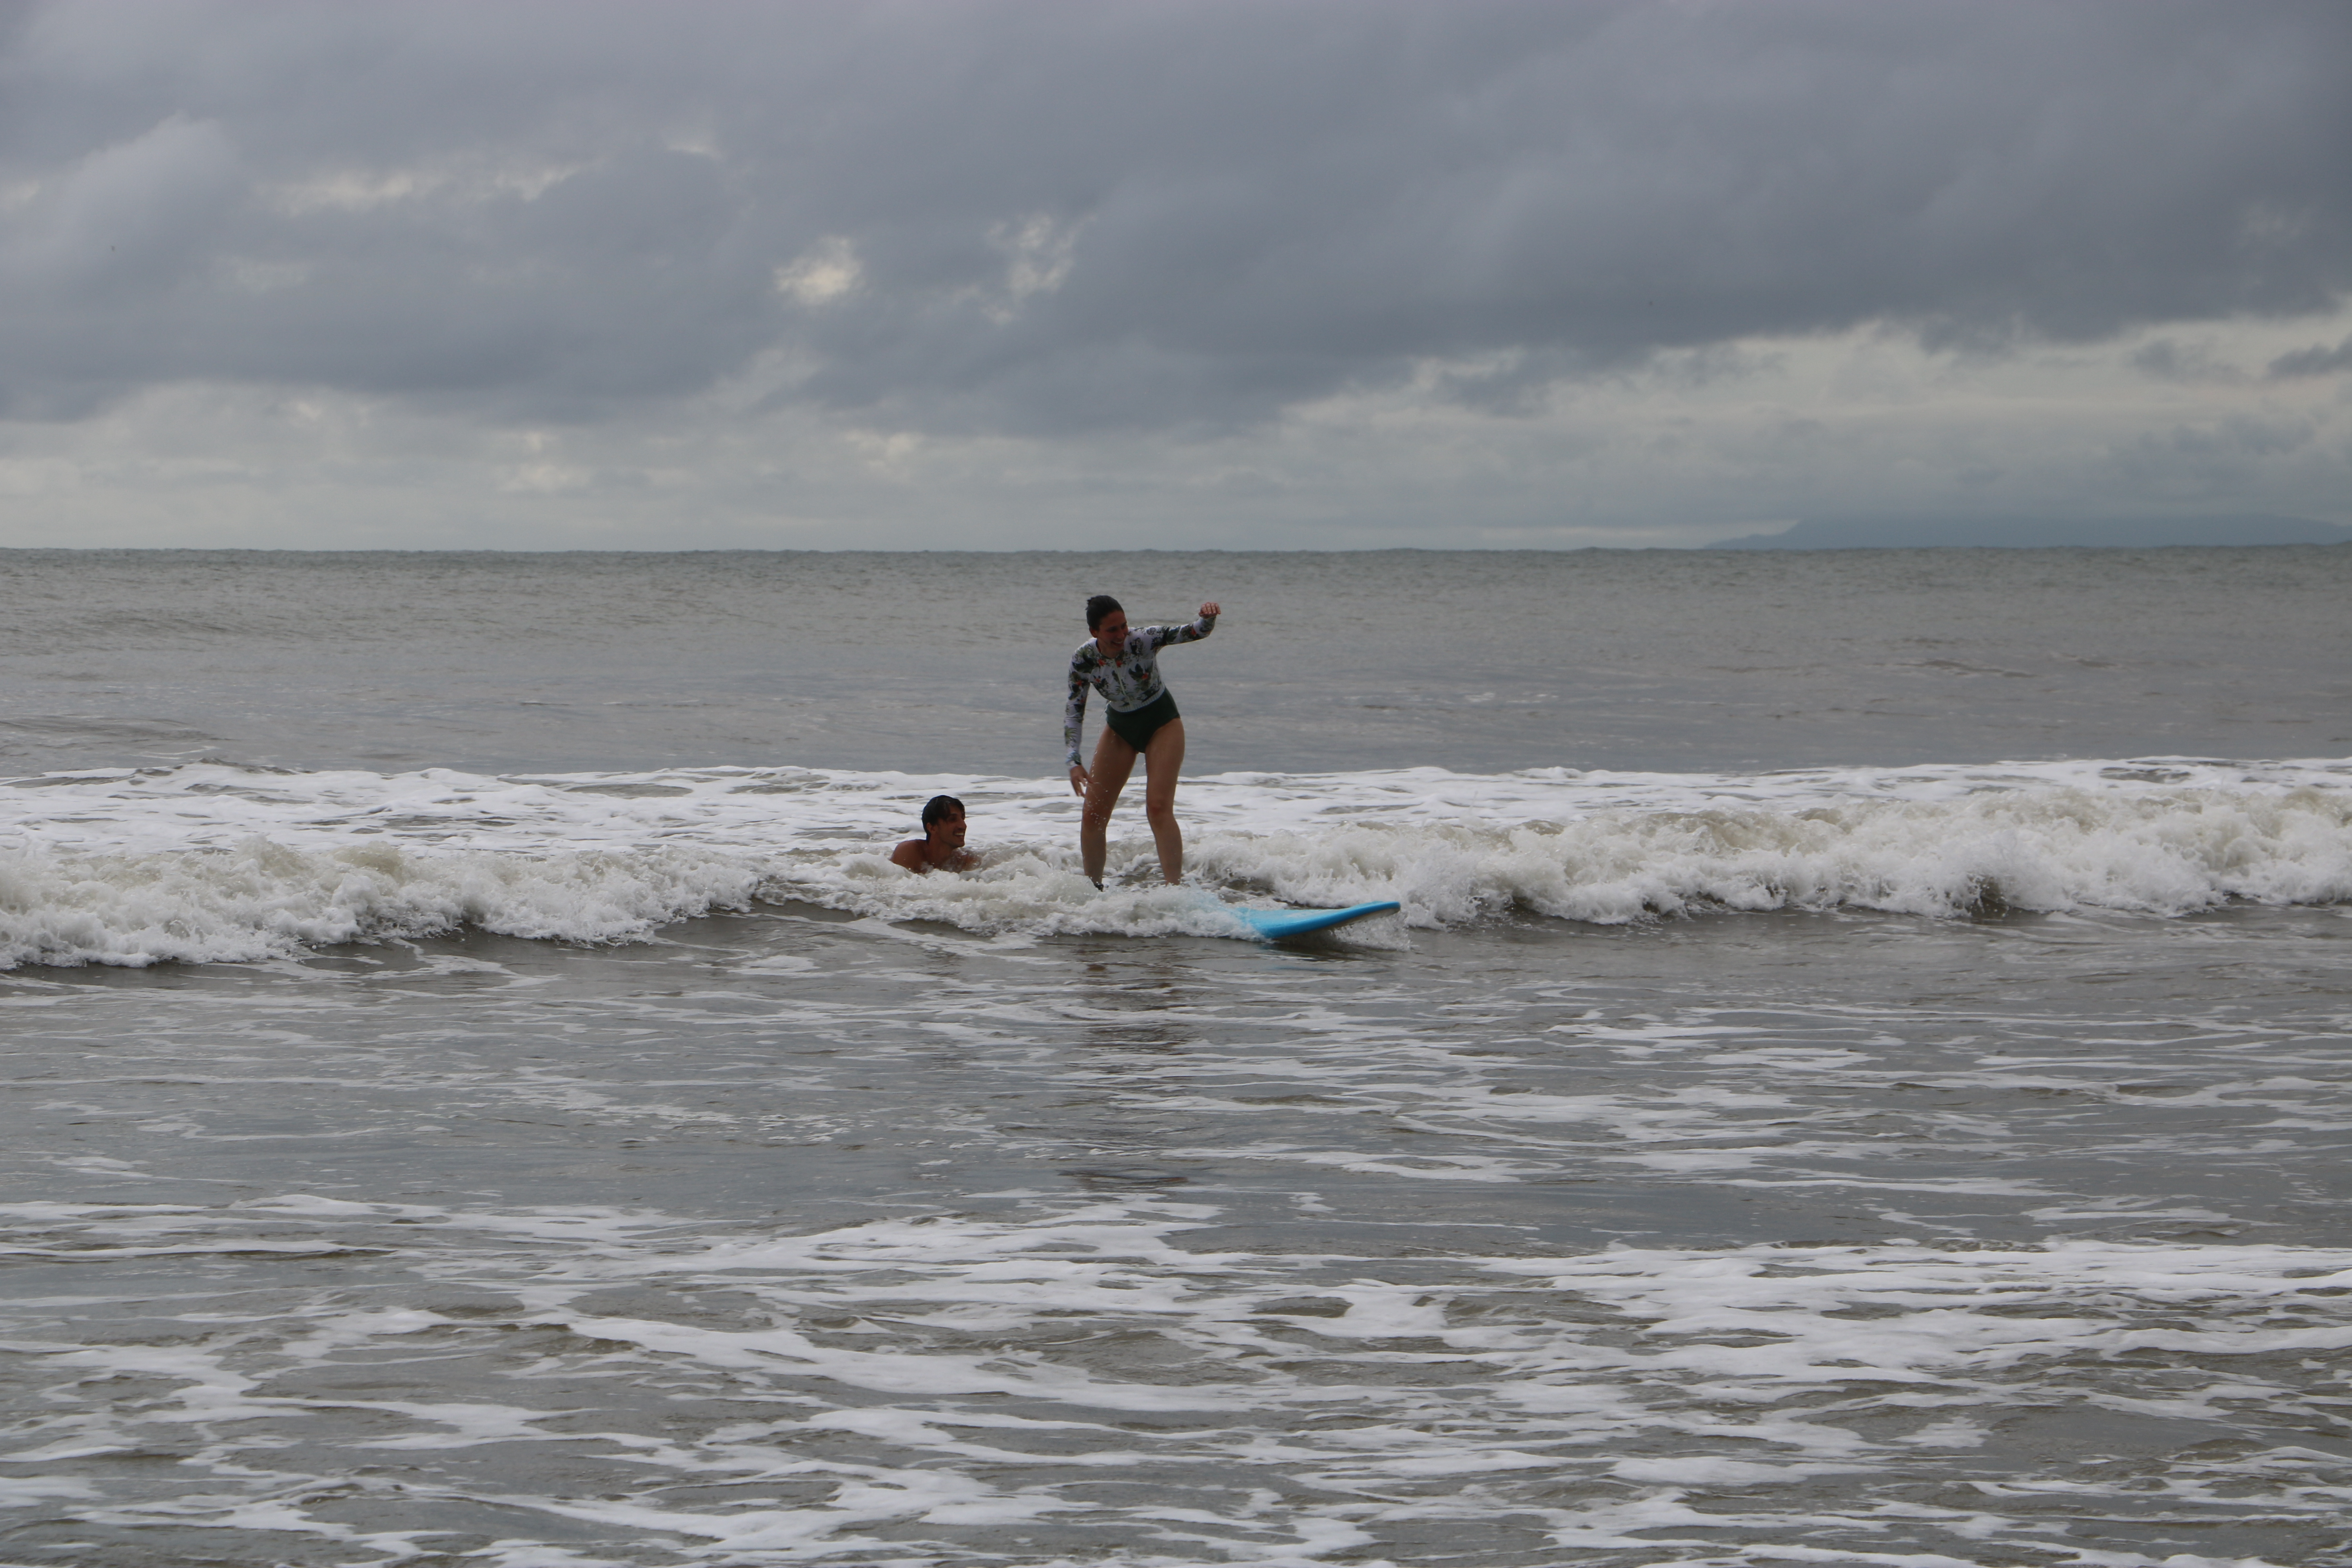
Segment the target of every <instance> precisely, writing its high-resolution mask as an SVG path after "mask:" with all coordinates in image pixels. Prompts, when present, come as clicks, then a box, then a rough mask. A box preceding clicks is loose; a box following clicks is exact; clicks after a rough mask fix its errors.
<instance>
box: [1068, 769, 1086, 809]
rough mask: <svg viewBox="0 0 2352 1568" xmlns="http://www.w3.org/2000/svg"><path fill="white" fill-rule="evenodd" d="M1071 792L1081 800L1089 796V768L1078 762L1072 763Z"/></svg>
mask: <svg viewBox="0 0 2352 1568" xmlns="http://www.w3.org/2000/svg"><path fill="white" fill-rule="evenodd" d="M1070 793H1071V794H1072V795H1076V796H1077V797H1078V798H1079V799H1080V800H1084V799H1086V798H1087V770H1086V769H1084V768H1082V767H1080V766H1079V765H1078V764H1077V763H1071V764H1070Z"/></svg>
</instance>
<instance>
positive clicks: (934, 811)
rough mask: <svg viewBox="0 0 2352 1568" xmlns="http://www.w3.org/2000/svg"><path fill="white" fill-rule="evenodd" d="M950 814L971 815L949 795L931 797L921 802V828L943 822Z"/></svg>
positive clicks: (960, 803) (958, 801)
mask: <svg viewBox="0 0 2352 1568" xmlns="http://www.w3.org/2000/svg"><path fill="white" fill-rule="evenodd" d="M950 813H953V814H954V815H955V816H971V813H970V812H968V811H966V810H964V808H963V802H961V801H960V800H958V799H957V798H956V797H955V796H953V795H933V796H931V798H930V799H929V800H927V801H925V802H923V826H925V827H929V826H930V825H931V824H933V823H934V822H945V821H946V820H947V819H948V816H949V814H950Z"/></svg>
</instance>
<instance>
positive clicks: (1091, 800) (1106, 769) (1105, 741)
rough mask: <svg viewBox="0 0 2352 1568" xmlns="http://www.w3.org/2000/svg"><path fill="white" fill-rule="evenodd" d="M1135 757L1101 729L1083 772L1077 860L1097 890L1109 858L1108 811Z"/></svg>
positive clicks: (1132, 750) (1114, 735)
mask: <svg viewBox="0 0 2352 1568" xmlns="http://www.w3.org/2000/svg"><path fill="white" fill-rule="evenodd" d="M1154 738H1155V739H1157V737H1154ZM1138 754H1139V753H1138V752H1136V749H1135V748H1134V747H1133V746H1130V745H1129V744H1128V743H1127V742H1125V741H1122V740H1120V739H1119V737H1118V731H1114V730H1110V729H1105V730H1104V731H1103V732H1102V739H1101V740H1099V741H1097V742H1095V765H1094V766H1093V767H1091V768H1089V769H1087V805H1086V810H1085V811H1084V812H1083V813H1082V814H1081V815H1080V816H1079V817H1078V858H1079V859H1081V860H1083V861H1085V862H1086V868H1087V881H1089V882H1092V883H1093V884H1094V885H1095V886H1096V887H1097V888H1099V887H1101V886H1102V879H1103V862H1104V861H1106V860H1108V858H1110V847H1109V838H1110V813H1111V808H1112V807H1113V806H1115V805H1118V792H1119V791H1121V790H1123V789H1125V788H1126V787H1127V775H1128V774H1129V773H1132V772H1133V771H1134V770H1135V759H1136V757H1137V755H1138Z"/></svg>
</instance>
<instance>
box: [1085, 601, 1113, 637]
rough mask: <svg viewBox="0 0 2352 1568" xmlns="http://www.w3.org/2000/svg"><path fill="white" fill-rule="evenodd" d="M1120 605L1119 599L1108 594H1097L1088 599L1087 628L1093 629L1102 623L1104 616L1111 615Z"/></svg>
mask: <svg viewBox="0 0 2352 1568" xmlns="http://www.w3.org/2000/svg"><path fill="white" fill-rule="evenodd" d="M1118 607H1119V603H1118V600H1117V599H1114V598H1112V597H1111V596H1110V595H1108V594H1097V595H1095V596H1094V597H1093V598H1091V599H1088V600H1087V630H1088V631H1092V630H1094V629H1095V628H1096V627H1097V626H1100V625H1102V624H1103V617H1104V616H1108V615H1109V614H1110V613H1111V612H1112V611H1114V610H1116V609H1118Z"/></svg>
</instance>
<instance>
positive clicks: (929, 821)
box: [890, 795, 980, 872]
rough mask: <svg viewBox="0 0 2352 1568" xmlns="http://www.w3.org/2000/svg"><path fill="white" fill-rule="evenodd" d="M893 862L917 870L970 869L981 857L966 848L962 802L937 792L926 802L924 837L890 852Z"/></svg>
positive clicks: (912, 840)
mask: <svg viewBox="0 0 2352 1568" xmlns="http://www.w3.org/2000/svg"><path fill="white" fill-rule="evenodd" d="M890 864H892V865H893V866H904V867H905V868H907V869H908V870H909V871H914V872H925V871H969V870H971V868H973V867H974V866H977V865H979V864H980V857H979V856H977V855H974V854H973V853H972V852H971V850H969V849H966V848H965V847H963V802H961V801H960V800H958V799H957V798H956V797H955V796H953V795H933V796H931V798H930V799H929V800H927V801H925V802H924V803H923V836H922V837H920V838H909V839H908V840H907V841H906V842H905V843H903V844H901V845H899V846H898V847H897V848H896V849H893V850H891V851H890Z"/></svg>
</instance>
